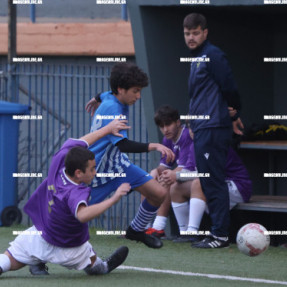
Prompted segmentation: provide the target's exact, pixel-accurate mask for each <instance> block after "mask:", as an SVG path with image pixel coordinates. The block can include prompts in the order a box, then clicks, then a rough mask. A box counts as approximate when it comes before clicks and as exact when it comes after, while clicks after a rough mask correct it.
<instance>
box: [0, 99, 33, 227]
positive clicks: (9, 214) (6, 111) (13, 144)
mask: <svg viewBox="0 0 287 287" xmlns="http://www.w3.org/2000/svg"><path fill="white" fill-rule="evenodd" d="M27 114H29V107H28V106H25V105H21V104H16V103H10V102H4V101H0V226H10V225H11V224H12V223H14V222H15V223H20V222H21V219H22V214H21V211H20V210H19V209H18V207H17V205H18V204H17V201H18V194H17V188H16V183H17V178H16V177H13V173H17V165H18V136H19V123H20V120H19V119H13V115H27Z"/></svg>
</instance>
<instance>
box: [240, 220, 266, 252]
mask: <svg viewBox="0 0 287 287" xmlns="http://www.w3.org/2000/svg"><path fill="white" fill-rule="evenodd" d="M236 242H237V247H238V249H239V250H240V251H241V252H242V253H243V254H246V255H248V256H257V255H259V254H261V253H262V252H264V251H265V250H266V249H267V248H268V246H269V244H270V236H269V235H268V232H267V230H266V228H265V227H264V226H262V225H260V224H258V223H248V224H246V225H244V226H242V227H241V228H240V230H239V231H238V233H237V237H236Z"/></svg>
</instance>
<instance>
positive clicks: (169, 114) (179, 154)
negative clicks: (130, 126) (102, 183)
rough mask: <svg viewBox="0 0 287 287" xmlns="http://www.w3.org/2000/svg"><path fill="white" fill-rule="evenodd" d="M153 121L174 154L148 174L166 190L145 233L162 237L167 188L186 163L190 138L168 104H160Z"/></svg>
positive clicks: (166, 212)
mask: <svg viewBox="0 0 287 287" xmlns="http://www.w3.org/2000/svg"><path fill="white" fill-rule="evenodd" d="M154 121H155V123H156V125H157V126H158V127H159V129H160V131H161V133H162V134H163V136H164V138H163V140H162V144H163V145H164V146H166V147H168V148H170V149H171V150H172V151H173V153H174V154H175V159H174V161H172V162H167V161H166V158H161V160H160V163H159V166H158V167H157V168H155V169H153V170H152V171H151V172H150V175H151V176H152V177H153V178H155V179H156V180H157V181H158V182H159V183H160V184H161V185H162V186H163V187H164V188H165V189H166V190H167V194H166V198H165V200H164V202H163V203H162V205H161V206H160V208H159V210H158V212H157V216H156V218H155V220H154V223H153V225H152V227H151V228H148V229H147V231H146V233H147V234H152V235H154V236H157V237H162V236H164V235H165V233H164V228H165V226H166V221H167V217H168V214H169V209H170V204H171V200H170V191H169V189H170V186H171V184H173V183H174V182H175V181H176V172H177V171H180V170H181V169H182V168H183V167H184V166H185V165H186V161H187V158H188V157H187V154H188V153H189V149H190V145H191V143H192V139H191V137H190V135H189V129H188V128H187V127H186V126H184V125H181V122H180V117H179V113H178V111H177V110H176V109H174V108H173V107H171V106H169V105H165V106H161V107H160V108H159V109H158V110H157V111H156V112H155V116H154ZM174 166H176V168H175V169H173V170H172V168H173V167H174Z"/></svg>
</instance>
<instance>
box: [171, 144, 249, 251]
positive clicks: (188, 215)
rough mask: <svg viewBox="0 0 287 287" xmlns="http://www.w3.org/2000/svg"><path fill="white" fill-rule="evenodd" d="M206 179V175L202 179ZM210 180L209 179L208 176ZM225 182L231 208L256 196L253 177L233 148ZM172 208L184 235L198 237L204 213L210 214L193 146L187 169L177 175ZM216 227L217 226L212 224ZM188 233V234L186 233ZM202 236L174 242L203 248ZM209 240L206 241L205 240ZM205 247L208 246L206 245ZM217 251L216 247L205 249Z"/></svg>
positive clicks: (182, 237)
mask: <svg viewBox="0 0 287 287" xmlns="http://www.w3.org/2000/svg"><path fill="white" fill-rule="evenodd" d="M202 176H203V175H202ZM204 176H208V175H204ZM225 182H226V184H227V187H228V191H229V207H230V209H232V208H233V207H234V206H235V205H236V204H237V203H240V202H247V201H248V200H249V198H250V196H251V193H252V182H251V180H250V177H249V174H248V172H247V170H246V168H245V166H244V164H243V163H242V161H241V159H240V157H239V156H238V155H237V153H236V152H235V151H234V150H233V149H232V148H229V151H228V156H227V163H226V166H225ZM171 200H172V207H173V211H174V214H175V217H176V219H177V222H178V225H179V229H180V231H181V233H185V232H186V231H187V232H186V233H190V234H192V233H195V234H196V233H197V231H198V229H199V226H200V222H201V219H202V216H203V213H204V211H207V212H208V209H207V204H206V198H205V196H204V194H203V191H202V188H201V185H200V180H199V178H198V173H197V171H196V164H195V156H194V146H193V144H192V146H191V149H190V153H189V160H188V162H187V165H186V167H185V168H184V169H183V170H182V171H181V172H180V173H177V183H175V184H174V185H172V186H171ZM212 224H216V223H212ZM182 231H184V232H182ZM200 239H202V237H201V236H192V235H188V234H187V235H184V236H180V237H179V238H178V239H175V240H174V242H189V241H191V242H193V243H192V247H198V248H202V244H201V242H202V241H200ZM203 240H205V239H203ZM204 246H206V245H205V244H204ZM204 248H214V246H212V245H211V246H209V247H204Z"/></svg>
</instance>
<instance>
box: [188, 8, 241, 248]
mask: <svg viewBox="0 0 287 287" xmlns="http://www.w3.org/2000/svg"><path fill="white" fill-rule="evenodd" d="M183 27H184V38H185V42H186V45H187V46H188V48H189V49H190V50H191V55H192V59H193V61H192V62H191V70H190V76H189V80H188V87H189V96H190V107H189V113H190V115H192V116H195V117H196V118H195V119H194V120H191V128H192V130H193V132H194V147H195V154H196V164H197V168H198V172H199V173H209V175H210V176H209V177H200V184H201V186H202V190H203V192H204V194H205V196H206V198H207V205H208V209H209V213H210V217H211V221H212V226H211V235H210V236H207V237H206V238H205V239H203V240H202V241H199V242H197V243H194V244H193V245H192V247H197V248H222V247H228V246H229V240H228V229H229V223H230V218H229V217H230V216H229V195H228V189H227V185H226V184H225V183H224V177H225V174H224V167H225V163H226V159H227V151H228V148H229V145H230V142H231V137H232V125H233V130H234V131H235V132H236V133H238V134H240V133H241V131H240V129H239V127H240V128H243V124H242V122H241V120H240V118H239V112H238V111H239V110H240V100H239V95H238V93H237V88H236V84H235V82H234V80H233V76H232V72H231V68H230V66H229V64H228V61H227V59H226V56H225V54H224V53H223V52H222V51H221V50H220V49H219V48H217V47H215V46H213V45H212V44H210V43H209V41H208V40H207V34H208V30H207V23H206V19H205V17H204V16H203V15H201V14H197V13H192V14H189V15H187V16H186V17H185V19H184V23H183ZM231 110H232V114H233V115H234V116H233V118H231V117H230V114H229V111H231ZM202 116H203V119H202Z"/></svg>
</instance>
